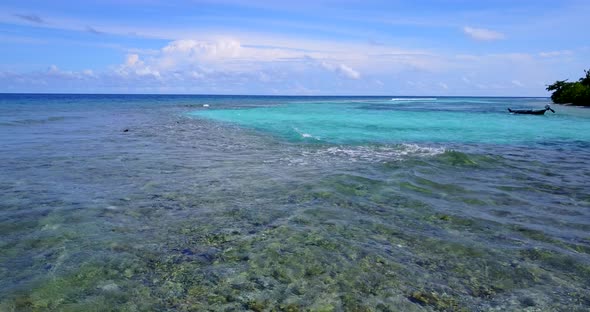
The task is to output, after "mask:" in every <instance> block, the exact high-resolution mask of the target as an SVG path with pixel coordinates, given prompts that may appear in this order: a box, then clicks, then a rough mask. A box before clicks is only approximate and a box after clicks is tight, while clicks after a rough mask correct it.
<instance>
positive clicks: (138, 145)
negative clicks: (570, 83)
mask: <svg viewBox="0 0 590 312" xmlns="http://www.w3.org/2000/svg"><path fill="white" fill-rule="evenodd" d="M204 104H208V105H209V106H208V107H203V105H204ZM545 104H547V100H546V99H524V98H437V99H433V98H430V99H424V98H423V99H416V98H412V99H408V98H397V99H396V100H393V101H392V100H391V98H361V97H358V98H341V97H339V98H329V97H328V98H305V97H300V98H297V97H230V96H98V95H96V96H91V95H0V142H1V144H0V310H1V311H27V310H34V311H37V310H59V311H68V310H69V311H88V310H99V311H105V310H116V311H121V310H123V311H144V310H173V311H174V310H176V311H202V310H224V311H234V310H253V311H270V310H286V311H296V310H303V311H305V310H313V311H363V310H368V311H372V310H381V311H387V310H390V311H433V310H465V311H473V310H480V311H488V310H500V311H506V310H515V311H521V310H526V309H528V310H531V311H536V310H541V311H545V310H572V311H576V310H577V311H584V310H586V309H587V307H588V306H589V305H590V292H589V286H590V283H589V281H590V255H589V253H590V236H589V234H588V233H590V232H589V230H590V209H589V208H590V195H589V194H590V184H589V183H588V181H590V137H589V135H590V132H589V131H588V130H590V129H589V128H590V110H587V109H582V108H576V107H562V106H557V107H554V108H555V109H556V111H557V113H556V114H552V113H547V114H546V115H545V116H518V115H510V114H508V113H507V112H506V107H512V108H517V107H518V108H520V107H523V108H541V107H543V106H544V105H545ZM125 129H128V131H127V132H124V130H125Z"/></svg>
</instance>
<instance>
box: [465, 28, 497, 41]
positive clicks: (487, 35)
mask: <svg viewBox="0 0 590 312" xmlns="http://www.w3.org/2000/svg"><path fill="white" fill-rule="evenodd" d="M463 33H465V34H466V35H468V36H469V37H471V38H473V39H475V40H480V41H493V40H500V39H504V38H506V36H505V35H504V34H503V33H500V32H497V31H493V30H490V29H485V28H473V27H469V26H465V27H463Z"/></svg>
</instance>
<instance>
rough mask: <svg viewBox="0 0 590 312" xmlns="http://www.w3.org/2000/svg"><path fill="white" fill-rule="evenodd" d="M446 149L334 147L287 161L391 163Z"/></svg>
mask: <svg viewBox="0 0 590 312" xmlns="http://www.w3.org/2000/svg"><path fill="white" fill-rule="evenodd" d="M445 150H446V149H445V148H444V147H432V146H420V145H417V144H400V145H392V146H344V145H342V146H333V147H328V148H322V149H317V150H307V149H306V150H302V151H301V152H300V154H296V155H292V156H290V157H289V158H288V159H284V160H286V161H287V162H288V163H289V164H290V165H306V164H308V163H318V162H332V163H333V162H338V161H342V162H390V161H401V160H404V159H407V158H409V157H431V156H435V155H439V154H442V153H444V152H445Z"/></svg>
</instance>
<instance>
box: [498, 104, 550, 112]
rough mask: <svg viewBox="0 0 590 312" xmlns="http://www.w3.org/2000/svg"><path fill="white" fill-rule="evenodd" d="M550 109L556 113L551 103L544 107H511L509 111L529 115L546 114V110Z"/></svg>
mask: <svg viewBox="0 0 590 312" xmlns="http://www.w3.org/2000/svg"><path fill="white" fill-rule="evenodd" d="M548 110H550V111H551V112H553V113H555V111H554V110H553V109H551V106H549V104H547V105H545V108H544V109H510V108H508V111H509V112H511V113H513V114H527V115H545V112H546V111H548Z"/></svg>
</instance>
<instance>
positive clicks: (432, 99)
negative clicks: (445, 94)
mask: <svg viewBox="0 0 590 312" xmlns="http://www.w3.org/2000/svg"><path fill="white" fill-rule="evenodd" d="M436 100H438V99H437V98H392V99H391V100H390V101H394V102H405V101H436Z"/></svg>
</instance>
